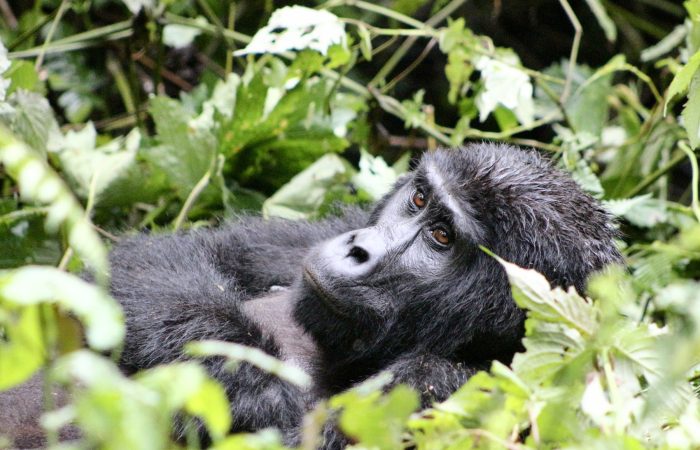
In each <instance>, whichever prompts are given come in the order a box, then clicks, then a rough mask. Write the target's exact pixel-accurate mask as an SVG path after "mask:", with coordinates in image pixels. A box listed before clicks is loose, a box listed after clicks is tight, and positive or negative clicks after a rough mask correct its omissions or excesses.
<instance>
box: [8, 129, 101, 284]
mask: <svg viewBox="0 0 700 450" xmlns="http://www.w3.org/2000/svg"><path fill="white" fill-rule="evenodd" d="M0 161H2V162H3V163H4V164H5V169H6V170H7V172H8V173H9V174H10V175H12V176H13V177H14V178H15V179H16V180H17V181H18V184H19V187H20V193H21V194H22V198H23V199H24V200H25V201H28V202H29V201H33V202H36V203H39V204H45V205H47V206H48V212H47V218H46V227H47V229H48V230H49V231H52V232H55V231H56V230H57V229H58V227H59V226H61V225H63V226H65V227H66V230H67V232H68V242H69V244H70V245H71V247H72V248H73V249H75V251H76V252H77V253H78V255H80V256H81V258H83V259H84V260H85V262H86V263H88V265H89V266H91V268H92V269H94V271H95V277H96V278H97V280H98V281H100V282H106V281H107V279H108V278H109V268H108V265H107V250H106V249H105V247H104V245H103V244H102V241H101V240H100V238H99V237H98V235H97V233H96V232H95V230H94V229H93V228H92V225H91V223H90V221H89V219H87V218H86V217H85V213H84V211H83V209H82V207H81V206H80V204H78V202H77V201H76V200H75V198H74V197H73V195H72V194H71V192H70V191H69V190H68V188H67V187H66V185H65V184H64V183H63V181H62V180H61V179H60V178H59V176H58V175H57V174H56V173H55V172H54V171H53V170H52V169H51V168H50V167H49V166H48V164H46V162H45V161H44V159H43V157H41V156H40V155H39V154H38V152H36V151H34V150H33V149H31V148H29V147H28V146H27V145H25V144H24V143H22V142H20V141H18V140H17V139H16V138H15V137H14V136H13V135H12V134H11V133H10V132H9V131H8V130H7V129H5V128H2V127H0Z"/></svg>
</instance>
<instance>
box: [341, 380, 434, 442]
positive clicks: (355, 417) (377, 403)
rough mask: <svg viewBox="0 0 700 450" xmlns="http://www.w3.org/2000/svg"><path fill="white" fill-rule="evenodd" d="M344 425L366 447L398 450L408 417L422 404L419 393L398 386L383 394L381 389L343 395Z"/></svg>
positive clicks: (342, 426) (342, 420)
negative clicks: (395, 449) (396, 449)
mask: <svg viewBox="0 0 700 450" xmlns="http://www.w3.org/2000/svg"><path fill="white" fill-rule="evenodd" d="M338 403H342V407H343V411H342V413H341V415H340V426H341V428H342V429H343V431H344V432H345V433H347V434H348V435H349V436H351V437H352V438H354V439H356V440H358V441H359V442H360V443H362V444H363V445H364V446H367V447H378V448H380V449H394V448H399V447H400V446H401V441H402V440H401V432H402V429H403V424H404V422H405V421H406V419H407V418H408V416H409V415H410V414H411V413H413V412H414V411H415V410H416V409H417V408H418V406H419V405H420V403H419V400H418V394H417V393H416V392H415V391H413V390H412V389H410V388H409V387H407V386H404V385H398V386H396V387H395V388H393V389H392V390H391V391H389V393H388V394H386V395H384V396H382V395H381V394H380V392H379V391H372V392H369V393H360V392H358V391H356V390H352V391H350V392H349V393H346V394H343V401H342V402H338Z"/></svg>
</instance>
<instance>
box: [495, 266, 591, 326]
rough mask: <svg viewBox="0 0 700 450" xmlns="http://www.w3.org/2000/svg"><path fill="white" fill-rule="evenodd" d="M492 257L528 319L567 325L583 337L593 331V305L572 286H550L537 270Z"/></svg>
mask: <svg viewBox="0 0 700 450" xmlns="http://www.w3.org/2000/svg"><path fill="white" fill-rule="evenodd" d="M495 258H496V260H497V261H498V262H499V263H501V265H502V266H503V268H504V269H505V270H506V274H507V275H508V280H509V281H510V284H511V287H512V288H513V298H514V299H515V302H516V303H517V304H518V306H520V307H521V308H524V309H527V310H528V311H529V317H530V318H532V319H537V320H542V321H545V322H552V323H555V324H559V323H561V324H564V325H567V326H568V327H571V328H572V330H574V331H576V332H577V333H580V334H582V335H583V336H584V337H589V336H591V335H592V334H593V333H594V332H595V330H596V328H597V324H596V318H595V316H596V312H595V308H594V306H593V305H592V304H591V303H590V302H588V301H586V300H585V299H583V298H582V297H581V296H579V295H578V293H577V292H576V290H575V289H574V288H573V287H571V288H569V290H568V291H564V290H563V289H561V288H554V289H552V287H551V286H550V284H549V282H548V281H547V279H546V278H545V277H544V276H542V275H541V274H540V273H538V272H537V271H535V270H532V269H523V268H521V267H518V266H516V265H515V264H511V263H509V262H506V261H504V260H503V259H501V258H499V257H497V256H495Z"/></svg>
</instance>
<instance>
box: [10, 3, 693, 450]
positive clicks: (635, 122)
mask: <svg viewBox="0 0 700 450" xmlns="http://www.w3.org/2000/svg"><path fill="white" fill-rule="evenodd" d="M292 4H295V5H297V6H305V7H308V8H313V9H314V10H310V9H298V8H292V9H281V8H283V7H284V6H290V5H292ZM320 11H326V12H328V14H323V13H321V12H320ZM268 23H269V24H268ZM256 33H257V34H256ZM253 35H255V39H254V40H253V42H252V43H251V37H252V36H253ZM0 39H1V40H2V44H3V45H2V46H0V163H2V165H0V189H1V193H2V195H1V197H0V267H2V268H4V269H5V270H2V271H0V390H5V389H9V388H12V387H13V386H16V385H18V384H19V383H22V382H24V381H25V380H27V379H28V378H29V377H31V376H32V375H33V374H35V373H37V371H39V370H43V373H44V375H45V377H44V391H45V392H46V393H48V392H50V391H51V389H52V388H53V386H55V385H57V384H58V385H66V386H69V388H68V389H71V390H72V391H73V395H72V399H73V400H72V401H71V402H70V403H69V404H68V405H64V406H61V407H58V406H57V405H55V404H53V401H52V397H51V395H46V396H45V399H46V401H45V405H44V407H45V411H46V414H45V415H44V416H43V419H42V424H43V427H44V428H45V431H46V436H47V438H48V442H49V445H50V446H53V447H56V448H59V447H60V448H95V447H98V448H120V449H123V448H135V449H137V448H143V449H156V448H172V447H175V446H180V445H184V446H187V447H188V448H199V447H200V443H199V442H198V440H197V438H196V436H195V435H194V434H193V433H189V435H188V439H187V440H186V442H185V443H180V444H176V443H174V442H172V440H171V435H170V431H171V429H172V426H173V417H174V416H175V415H176V414H178V415H179V416H180V417H184V418H185V419H184V420H185V422H186V423H191V421H192V420H194V419H193V418H195V417H197V418H199V419H201V420H202V421H203V422H204V424H205V425H206V426H207V428H208V429H209V431H210V433H211V435H212V436H213V438H214V443H213V447H214V448H220V449H224V448H232V449H240V448H250V449H263V448H264V449H277V448H283V446H282V444H281V443H280V440H279V435H278V434H277V433H276V432H275V431H274V430H265V431H261V432H259V433H256V434H243V435H228V426H229V423H230V414H229V411H228V405H227V401H226V398H225V396H224V395H223V390H222V388H221V387H220V386H219V385H218V384H216V383H215V382H214V381H212V380H211V379H209V378H207V376H206V374H205V372H204V371H203V370H202V369H201V367H200V366H199V365H197V363H196V362H195V361H191V362H180V363H174V364H171V365H168V366H163V367H158V368H156V369H153V370H149V371H146V372H144V373H141V374H139V375H137V376H135V377H133V378H127V377H124V376H123V375H121V374H120V373H119V371H118V369H117V368H116V366H115V364H114V361H113V359H110V355H112V356H114V355H117V354H118V349H119V345H120V342H121V339H122V338H123V333H124V329H123V322H122V316H121V312H120V310H119V308H118V307H117V306H116V304H115V302H114V301H113V300H112V299H111V298H110V297H109V295H108V294H107V292H106V290H105V288H104V287H105V286H106V285H107V284H108V280H109V268H108V265H107V261H106V255H107V251H108V248H109V246H110V244H111V243H113V242H114V241H116V240H118V239H119V237H120V236H121V235H123V234H124V233H131V232H134V231H145V230H150V231H151V232H171V231H175V230H178V229H186V228H196V227H201V226H210V225H215V224H217V223H219V222H222V221H225V220H226V219H227V218H230V217H234V216H235V215H237V214H240V213H242V212H245V211H253V212H258V213H261V214H264V215H266V216H282V217H286V218H291V219H301V218H306V219H311V220H313V219H316V218H319V217H323V216H325V215H328V214H333V211H334V208H335V206H334V205H337V204H338V202H339V201H340V202H349V203H368V202H371V201H373V200H375V199H377V198H378V197H380V196H381V195H382V194H383V193H384V192H386V190H387V189H388V188H389V186H391V183H392V182H393V181H394V180H395V178H396V177H397V176H398V175H399V174H401V173H402V172H404V171H406V170H407V169H408V168H409V167H410V165H411V163H412V161H414V158H415V157H416V156H417V155H419V154H420V153H421V152H423V151H430V149H433V148H435V147H437V146H456V145H460V144H462V143H464V142H469V141H481V140H499V141H506V142H511V143H514V144H517V145H522V146H531V147H535V148H538V149H540V150H541V151H542V152H544V153H547V154H549V155H550V156H551V158H552V159H553V160H554V161H555V162H556V164H559V165H560V166H561V167H563V168H565V169H566V170H568V171H570V172H571V173H572V175H573V176H574V178H575V179H576V180H577V181H578V182H579V183H580V184H581V186H582V187H583V188H584V189H586V190H587V191H588V192H590V193H591V194H592V195H594V196H596V197H598V198H600V199H601V200H602V201H603V202H604V204H605V205H606V206H607V207H608V208H609V209H610V211H611V212H613V213H614V214H615V215H616V216H617V217H618V218H619V224H620V227H621V229H622V236H623V238H622V239H621V240H620V246H621V248H622V249H623V250H624V253H625V256H626V258H627V263H628V269H627V270H622V269H620V270H616V271H613V272H612V273H610V274H608V275H606V276H603V277H598V278H596V279H595V280H593V281H592V283H591V286H590V291H589V295H590V297H591V298H589V299H584V298H581V297H580V296H579V295H578V294H576V293H575V292H571V291H570V292H564V291H562V290H553V291H552V290H550V288H549V285H548V284H547V282H546V280H544V279H543V278H542V277H541V276H539V275H538V274H536V273H534V272H531V271H525V270H522V269H519V268H517V267H515V266H511V265H509V264H508V263H507V262H503V264H504V267H506V269H507V271H508V274H509V276H510V278H511V282H512V284H513V290H514V294H515V298H516V301H517V302H518V304H519V305H520V306H521V307H523V308H525V309H527V310H528V317H529V318H528V322H527V337H526V340H525V346H526V348H527V351H526V352H525V353H523V354H520V355H518V356H516V358H515V360H514V362H513V364H512V365H511V367H506V366H503V365H500V364H494V366H493V367H492V369H491V371H490V372H488V373H487V372H483V373H480V374H478V375H476V376H475V377H473V378H472V379H471V380H470V381H469V382H468V383H467V384H466V385H465V386H464V387H463V388H461V389H460V390H459V391H458V392H457V393H455V394H454V396H453V397H451V398H450V399H449V400H447V401H446V402H444V403H441V404H436V405H434V407H433V408H432V409H430V410H426V411H416V405H417V399H416V394H415V393H414V392H412V391H411V390H410V389H408V388H405V387H402V386H399V387H397V388H395V389H393V390H391V391H390V392H388V393H382V386H384V385H385V383H386V382H387V377H388V376H389V375H382V376H380V377H378V378H376V379H373V380H371V381H370V382H368V383H366V384H365V385H362V386H360V387H358V388H357V389H354V390H352V391H349V392H347V393H344V394H342V395H339V396H337V397H334V398H332V399H330V400H329V401H328V402H325V403H324V404H321V405H319V406H318V407H317V408H316V409H315V410H314V411H313V412H312V413H310V414H309V417H308V420H307V421H306V422H305V426H304V431H303V442H302V444H301V446H302V448H307V449H312V448H315V445H316V443H317V436H318V431H319V429H320V427H321V424H322V423H323V422H324V420H325V417H327V415H328V414H329V411H332V410H338V411H340V424H341V427H342V428H343V429H344V431H345V432H346V433H347V434H348V435H349V436H352V437H353V438H354V440H355V442H356V444H355V448H380V449H394V448H402V447H411V446H415V447H417V448H419V449H437V448H484V449H486V448H508V449H519V448H539V447H543V448H586V449H592V448H601V449H612V448H624V449H637V448H649V447H653V448H700V403H699V402H698V386H699V385H700V371H699V370H698V365H697V364H698V363H699V362H700V303H699V302H700V284H699V283H698V281H696V280H697V279H698V275H700V264H699V263H700V226H699V225H698V221H700V202H699V200H698V176H699V173H698V164H697V159H696V149H697V147H698V145H699V144H700V72H699V71H698V69H699V68H700V52H698V50H699V49H700V0H689V1H687V2H685V3H683V4H680V3H678V2H673V1H670V0H638V1H634V0H586V1H578V2H573V1H567V0H534V1H529V2H520V1H515V0H469V1H467V0H452V1H447V0H383V1H378V2H365V1H362V0H330V1H327V2H320V1H318V2H315V1H308V2H284V1H273V0H265V1H254V0H242V1H236V2H217V1H211V0H196V1H195V0H192V1H186V0H164V1H158V0H123V1H119V0H93V1H90V0H60V1H59V0H35V1H33V2H30V1H28V0H27V1H10V2H8V0H0ZM85 268H87V269H88V270H91V271H93V272H94V273H95V274H96V282H97V283H96V285H89V284H87V283H85V282H84V281H82V280H81V279H80V278H79V277H77V276H76V275H75V273H77V272H80V271H82V270H84V269H85ZM83 336H84V338H83ZM190 351H191V352H192V354H193V355H206V354H224V355H226V356H227V357H229V358H230V360H231V363H232V366H235V364H238V363H249V364H256V365H259V366H261V367H264V368H268V369H270V370H272V371H274V372H275V373H277V374H278V375H279V376H282V377H285V378H287V379H289V380H290V382H294V383H302V384H303V383H305V382H306V381H307V380H306V378H305V377H304V376H303V374H299V373H298V372H295V371H294V370H292V369H291V368H288V367H284V366H279V365H277V364H276V362H275V361H274V360H271V358H269V357H266V355H261V354H259V353H257V352H254V351H250V350H249V349H246V348H241V347H239V346H235V345H230V344H229V345H227V344H221V343H205V344H201V345H198V346H193V347H192V348H191V349H190ZM280 367H281V368H280ZM76 386H79V387H76ZM234 414H235V410H234ZM188 421H189V422H188ZM67 423H73V424H75V425H77V426H78V427H79V428H80V429H81V430H82V432H83V435H84V437H83V439H82V440H81V441H79V442H72V443H70V444H61V445H59V444H58V442H57V438H58V430H59V429H60V428H61V427H62V426H64V425H65V424H67ZM3 431H5V432H6V431H7V430H0V447H3V446H4V445H9V442H8V440H7V439H6V438H5V439H3V437H2V436H1V435H2V433H3Z"/></svg>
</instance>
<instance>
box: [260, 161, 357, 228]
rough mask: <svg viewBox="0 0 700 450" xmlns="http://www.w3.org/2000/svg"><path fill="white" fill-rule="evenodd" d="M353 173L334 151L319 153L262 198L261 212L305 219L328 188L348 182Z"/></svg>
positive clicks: (286, 217)
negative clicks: (286, 181) (314, 158)
mask: <svg viewBox="0 0 700 450" xmlns="http://www.w3.org/2000/svg"><path fill="white" fill-rule="evenodd" d="M355 172H356V171H355V169H354V168H353V167H352V166H351V165H350V163H348V162H347V161H345V160H344V159H342V158H341V157H339V156H337V155H335V154H329V155H325V156H322V157H321V158H320V159H319V160H318V161H316V162H315V163H313V164H312V165H310V166H309V167H307V168H306V169H304V170H303V171H302V172H300V173H299V174H298V175H296V176H295V177H294V178H292V179H291V180H290V181H289V183H287V184H285V185H284V186H282V187H281V188H280V189H279V190H278V191H277V192H275V193H274V194H273V195H272V196H271V197H270V198H268V199H267V200H265V203H263V207H262V211H263V215H264V216H265V217H283V218H285V219H293V220H294V219H308V218H310V217H311V216H312V215H313V214H315V213H316V211H318V209H319V208H320V207H321V205H322V204H323V201H324V199H325V198H326V195H327V193H328V191H329V190H330V189H331V188H332V187H333V186H335V185H338V184H342V183H347V182H349V181H350V180H351V179H352V176H353V175H354V174H355Z"/></svg>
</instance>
